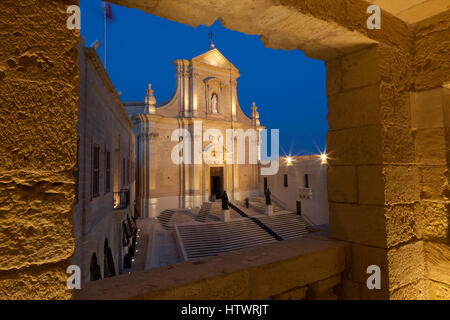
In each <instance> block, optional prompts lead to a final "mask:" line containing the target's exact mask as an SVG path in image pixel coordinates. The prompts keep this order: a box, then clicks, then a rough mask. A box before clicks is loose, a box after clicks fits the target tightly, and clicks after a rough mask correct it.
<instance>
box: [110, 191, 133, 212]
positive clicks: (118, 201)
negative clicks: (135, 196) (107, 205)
mask: <svg viewBox="0 0 450 320" xmlns="http://www.w3.org/2000/svg"><path fill="white" fill-rule="evenodd" d="M129 205H130V190H128V189H122V190H120V191H119V192H114V205H113V206H114V207H113V208H114V210H121V209H126V208H128V206H129Z"/></svg>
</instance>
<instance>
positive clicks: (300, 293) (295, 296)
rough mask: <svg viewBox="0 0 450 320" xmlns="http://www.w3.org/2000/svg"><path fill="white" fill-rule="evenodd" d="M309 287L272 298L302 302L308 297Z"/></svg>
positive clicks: (295, 289) (299, 288) (298, 288)
mask: <svg viewBox="0 0 450 320" xmlns="http://www.w3.org/2000/svg"><path fill="white" fill-rule="evenodd" d="M307 290H308V287H297V288H294V289H292V290H289V291H286V292H283V293H280V294H277V295H275V296H273V297H272V299H273V300H301V299H304V298H305V296H306V291H307Z"/></svg>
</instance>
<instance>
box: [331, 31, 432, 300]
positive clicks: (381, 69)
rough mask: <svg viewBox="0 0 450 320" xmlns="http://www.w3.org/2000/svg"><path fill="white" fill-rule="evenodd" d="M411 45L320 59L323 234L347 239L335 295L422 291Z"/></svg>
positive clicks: (376, 295)
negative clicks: (325, 154) (373, 279)
mask: <svg viewBox="0 0 450 320" xmlns="http://www.w3.org/2000/svg"><path fill="white" fill-rule="evenodd" d="M383 26H384V25H383ZM383 26H382V27H383ZM411 51H412V50H403V49H401V48H399V47H395V46H389V45H386V44H379V45H378V46H375V47H373V48H370V49H365V50H362V51H360V52H357V53H354V54H350V55H347V56H344V57H342V58H340V59H336V60H332V61H329V62H327V64H326V66H327V96H328V106H329V113H328V121H329V126H330V131H329V132H328V134H327V151H329V152H330V153H331V154H332V156H331V157H332V159H331V160H330V165H329V169H328V192H329V202H330V235H331V236H332V237H333V238H336V239H340V240H345V241H348V242H350V243H351V245H350V250H349V252H348V254H349V255H348V256H349V269H348V272H347V273H346V274H345V275H344V279H343V281H342V285H341V288H340V296H341V297H342V298H349V299H361V298H362V299H386V298H391V299H397V298H399V299H404V298H407V299H412V298H422V297H423V294H422V290H421V288H420V287H419V288H417V286H418V285H419V286H420V285H421V284H422V282H421V281H423V276H424V267H423V253H422V252H420V248H421V247H422V243H421V241H420V240H419V237H418V235H417V228H416V221H415V216H416V211H417V209H416V207H415V204H416V203H417V202H418V201H419V188H418V179H419V175H418V170H417V167H416V165H415V158H414V157H415V154H414V141H413V136H412V129H411V122H410V107H409V90H410V87H411V82H412V61H413V56H412V52H411ZM418 253H419V254H418ZM369 265H378V266H380V268H381V276H382V277H381V278H382V281H381V290H368V289H367V286H366V280H367V278H368V275H367V273H366V268H367V267H368V266H369ZM405 292H406V293H405Z"/></svg>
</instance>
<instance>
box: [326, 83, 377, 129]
mask: <svg viewBox="0 0 450 320" xmlns="http://www.w3.org/2000/svg"><path fill="white" fill-rule="evenodd" d="M327 118H328V124H329V126H330V129H331V130H339V129H345V128H355V127H362V126H367V125H375V124H379V123H381V113H380V94H379V86H378V85H371V86H367V87H363V88H358V89H355V90H351V91H346V92H342V93H339V94H336V95H334V96H332V97H329V98H328V115H327Z"/></svg>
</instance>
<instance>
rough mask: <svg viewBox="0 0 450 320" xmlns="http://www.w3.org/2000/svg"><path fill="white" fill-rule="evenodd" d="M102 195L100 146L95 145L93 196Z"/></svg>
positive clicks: (93, 155) (93, 156) (93, 154)
mask: <svg viewBox="0 0 450 320" xmlns="http://www.w3.org/2000/svg"><path fill="white" fill-rule="evenodd" d="M99 195H100V146H99V145H94V148H93V152H92V198H96V197H98V196H99Z"/></svg>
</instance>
